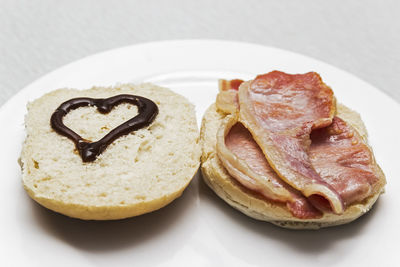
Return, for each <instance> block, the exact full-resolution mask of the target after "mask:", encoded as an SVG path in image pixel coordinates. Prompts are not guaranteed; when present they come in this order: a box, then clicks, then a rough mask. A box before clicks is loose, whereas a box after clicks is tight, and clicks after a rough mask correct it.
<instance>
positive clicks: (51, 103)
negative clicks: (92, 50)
mask: <svg viewBox="0 0 400 267" xmlns="http://www.w3.org/2000/svg"><path fill="white" fill-rule="evenodd" d="M118 94H133V95H139V96H144V97H146V98H149V99H151V100H152V101H153V102H155V103H156V104H157V106H158V108H159V114H158V115H157V117H156V118H155V120H154V121H153V123H152V124H151V125H149V126H147V127H145V128H143V129H140V130H137V131H134V132H131V133H130V134H128V135H125V136H122V137H120V138H118V139H117V140H115V141H114V142H113V143H112V144H111V145H109V146H108V147H107V148H106V149H105V151H104V152H103V153H102V154H100V156H98V158H97V159H96V160H95V161H94V162H88V163H83V162H82V159H81V157H80V156H79V154H78V153H77V151H76V149H75V145H74V143H73V142H72V141H71V140H70V139H68V138H67V137H64V136H61V135H59V134H57V133H56V132H55V131H54V130H53V129H52V128H51V126H50V117H51V115H52V113H53V112H54V111H55V109H56V108H57V107H58V106H59V105H60V104H61V103H63V102H64V101H66V100H69V99H71V98H76V97H92V98H108V97H111V96H114V95H118ZM136 114H137V108H136V106H134V105H130V104H125V103H124V104H120V105H118V106H116V107H114V109H113V110H112V111H111V112H110V113H109V114H106V115H104V114H101V113H100V112H98V111H97V109H96V108H95V107H82V108H78V109H76V110H73V111H71V112H69V113H68V114H67V115H66V116H65V117H64V119H63V122H64V124H65V125H66V126H68V127H69V128H71V129H72V130H74V131H75V132H76V133H78V134H79V135H81V136H82V137H83V138H85V139H89V140H91V141H97V140H98V139H100V138H101V137H103V136H104V135H105V134H107V133H108V132H109V131H110V130H112V129H113V128H115V127H116V126H118V125H120V124H121V123H123V122H125V121H127V120H129V119H130V118H132V117H133V116H135V115H136ZM25 124H26V134H27V136H26V139H25V142H24V144H23V149H22V152H21V158H20V162H21V168H22V180H23V185H24V187H25V189H26V191H27V192H28V194H29V196H30V197H32V198H33V199H34V200H35V201H37V202H38V203H40V204H41V205H43V206H44V207H46V208H49V209H51V210H53V211H56V212H59V213H62V214H65V215H67V216H70V217H75V218H80V219H92V220H110V219H122V218H127V217H132V216H136V215H140V214H143V213H147V212H151V211H154V210H157V209H159V208H161V207H163V206H165V205H167V204H168V203H170V202H171V201H172V200H174V199H175V198H177V197H179V196H180V195H181V194H182V192H183V190H184V189H185V188H186V186H187V185H188V184H189V182H190V181H191V179H192V177H193V176H194V174H195V173H196V171H197V169H198V167H199V158H200V153H201V150H200V144H199V132H198V128H197V123H196V117H195V110H194V106H193V105H192V104H190V103H189V102H188V101H187V99H185V98H184V97H183V96H180V95H178V94H176V93H174V92H172V91H171V90H169V89H166V88H162V87H158V86H155V85H152V84H142V85H130V84H123V85H118V86H115V87H109V88H104V87H94V88H92V89H89V90H82V91H81V90H75V89H60V90H56V91H53V92H51V93H48V94H46V95H44V96H42V97H41V98H39V99H37V100H35V101H33V102H32V103H29V105H28V114H27V115H26V118H25Z"/></svg>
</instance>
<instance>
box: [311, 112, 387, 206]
mask: <svg viewBox="0 0 400 267" xmlns="http://www.w3.org/2000/svg"><path fill="white" fill-rule="evenodd" d="M311 140H312V143H311V147H310V151H309V155H310V158H311V163H312V165H313V167H314V168H315V170H316V171H317V172H318V173H319V174H320V176H321V177H322V178H323V179H324V181H326V182H327V183H328V184H330V185H331V186H332V187H333V188H334V189H335V190H336V191H337V192H338V193H339V194H340V196H341V197H342V199H343V202H344V204H345V206H347V205H350V204H352V203H354V202H360V201H362V200H364V199H365V198H367V197H369V196H370V195H373V194H375V193H377V192H376V190H377V188H381V187H380V186H379V183H378V182H379V181H380V180H379V177H378V175H379V174H380V173H381V171H380V169H379V167H378V166H377V164H376V162H375V159H374V156H373V153H372V151H371V150H370V148H369V147H368V146H367V145H366V143H365V141H364V140H363V139H362V137H361V136H360V135H359V134H358V133H357V131H356V130H355V129H354V128H353V127H351V126H350V125H348V124H347V123H346V122H344V121H343V120H342V119H340V118H339V117H334V118H333V122H332V124H331V125H330V126H328V127H326V128H322V129H318V130H315V131H313V132H312V133H311Z"/></svg>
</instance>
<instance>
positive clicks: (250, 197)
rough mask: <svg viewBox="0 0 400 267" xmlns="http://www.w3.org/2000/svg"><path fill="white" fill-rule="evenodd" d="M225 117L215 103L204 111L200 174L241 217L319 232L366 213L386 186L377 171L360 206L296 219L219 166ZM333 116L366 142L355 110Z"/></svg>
mask: <svg viewBox="0 0 400 267" xmlns="http://www.w3.org/2000/svg"><path fill="white" fill-rule="evenodd" d="M225 116H226V114H224V113H222V112H220V111H218V110H217V108H216V106H215V104H213V105H211V106H210V107H209V108H208V110H207V111H206V113H205V115H204V117H203V121H202V126H201V133H200V139H201V143H202V157H201V171H202V174H203V178H204V181H205V182H206V184H207V185H208V186H209V187H210V188H211V189H212V190H213V191H214V192H215V193H216V194H217V195H218V196H219V197H220V198H222V199H223V200H225V201H226V202H227V203H228V204H229V205H231V206H232V207H234V208H235V209H237V210H239V211H241V212H243V213H244V214H246V215H248V216H250V217H252V218H254V219H257V220H262V221H267V222H270V223H273V224H275V225H278V226H281V227H284V228H290V229H319V228H322V227H329V226H335V225H340V224H345V223H349V222H351V221H353V220H355V219H357V218H358V217H360V216H361V215H363V214H364V213H366V212H367V211H368V210H369V209H370V208H371V207H372V205H373V204H374V203H375V202H376V200H377V199H378V197H379V195H380V194H381V193H383V192H384V185H385V183H386V180H385V176H384V174H383V172H382V171H381V170H380V168H378V169H379V174H378V176H379V179H380V181H379V184H380V186H381V187H380V188H379V190H378V193H376V194H374V195H372V196H371V197H369V198H367V199H365V200H364V201H363V202H362V203H357V204H353V205H351V206H349V207H347V209H346V210H345V212H344V213H343V214H341V215H336V214H332V213H324V215H323V216H322V217H321V218H318V219H299V218H296V217H294V216H292V214H291V213H290V212H289V211H288V209H287V208H286V205H281V204H277V203H274V202H271V201H268V200H267V199H265V198H264V197H262V196H260V195H259V194H256V193H254V192H253V191H251V190H248V189H247V188H245V187H243V186H242V185H241V184H239V183H238V182H237V181H236V180H235V179H234V178H233V177H232V176H231V175H230V174H229V173H228V172H227V171H226V170H225V168H224V167H223V165H222V163H221V161H220V160H219V158H218V156H217V154H216V135H217V131H218V128H219V127H220V124H221V122H222V120H223V119H224V118H225ZM337 116H338V117H340V118H342V119H343V120H345V121H346V122H347V123H349V124H350V125H352V126H353V127H354V128H355V129H356V130H357V131H358V132H359V134H360V135H361V136H362V138H364V139H365V141H366V140H367V131H366V129H365V126H364V124H363V122H362V120H361V118H360V116H359V114H358V113H356V112H355V111H352V110H350V109H349V108H347V107H345V106H343V105H340V104H339V105H338V106H337Z"/></svg>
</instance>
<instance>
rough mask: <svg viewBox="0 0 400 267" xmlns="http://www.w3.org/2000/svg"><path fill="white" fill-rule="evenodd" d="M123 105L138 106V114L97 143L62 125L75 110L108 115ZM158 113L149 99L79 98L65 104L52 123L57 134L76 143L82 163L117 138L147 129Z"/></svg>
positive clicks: (56, 113)
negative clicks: (88, 108)
mask: <svg viewBox="0 0 400 267" xmlns="http://www.w3.org/2000/svg"><path fill="white" fill-rule="evenodd" d="M122 103H130V104H133V105H135V106H137V108H138V114H137V115H136V116H135V117H133V118H132V119H130V120H128V121H126V122H124V123H122V124H121V125H119V126H118V127H117V128H114V129H113V130H111V131H110V132H109V133H108V134H106V135H105V136H104V137H103V138H101V139H100V140H98V141H96V142H91V141H88V140H85V139H83V138H82V137H81V136H80V135H79V134H77V133H76V132H74V131H73V130H71V129H70V128H68V127H67V126H65V125H64V123H63V117H64V116H65V115H66V114H67V113H68V112H69V111H71V110H73V109H77V108H79V107H85V106H95V107H97V110H98V111H99V112H100V113H103V114H107V113H109V112H110V111H111V110H112V109H113V107H115V106H117V105H119V104H122ZM157 114H158V107H157V105H156V104H155V103H154V102H153V101H151V100H150V99H147V98H145V97H141V96H136V95H128V94H122V95H116V96H113V97H110V98H89V97H80V98H73V99H70V100H68V101H65V102H64V103H62V104H61V105H60V106H59V107H58V108H57V109H56V111H54V113H53V115H52V116H51V119H50V124H51V127H52V128H53V129H54V130H55V131H56V132H57V133H58V134H61V135H64V136H66V137H68V138H69V139H71V140H72V141H74V143H75V146H76V148H77V149H78V151H79V154H80V156H81V158H82V161H83V162H90V161H94V160H95V159H96V158H97V156H98V155H100V153H102V152H103V151H104V150H105V149H106V148H107V146H108V145H110V144H111V143H112V142H113V141H114V140H116V139H117V138H119V137H121V136H123V135H127V134H129V133H130V132H132V131H136V130H139V129H141V128H143V127H146V126H148V125H149V124H150V123H152V122H153V120H154V119H155V117H156V116H157Z"/></svg>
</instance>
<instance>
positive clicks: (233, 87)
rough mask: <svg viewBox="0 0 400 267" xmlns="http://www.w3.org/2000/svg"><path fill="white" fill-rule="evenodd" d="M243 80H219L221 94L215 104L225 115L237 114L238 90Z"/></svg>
mask: <svg viewBox="0 0 400 267" xmlns="http://www.w3.org/2000/svg"><path fill="white" fill-rule="evenodd" d="M242 83H243V80H239V79H234V80H222V79H221V80H219V93H218V95H217V99H216V101H215V104H216V106H217V108H218V109H219V110H221V111H223V112H225V113H235V112H237V111H238V110H239V100H238V94H237V92H238V89H239V86H240V85H241V84H242Z"/></svg>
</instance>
